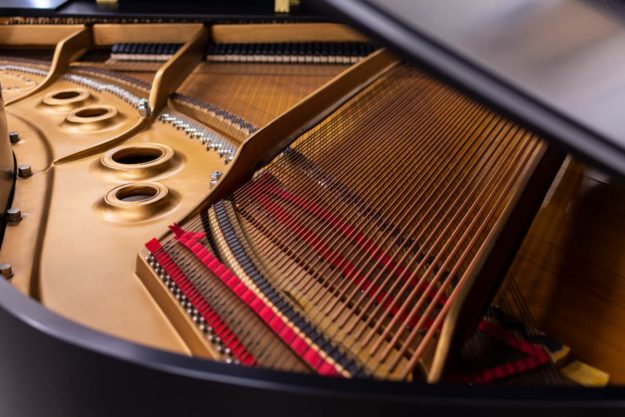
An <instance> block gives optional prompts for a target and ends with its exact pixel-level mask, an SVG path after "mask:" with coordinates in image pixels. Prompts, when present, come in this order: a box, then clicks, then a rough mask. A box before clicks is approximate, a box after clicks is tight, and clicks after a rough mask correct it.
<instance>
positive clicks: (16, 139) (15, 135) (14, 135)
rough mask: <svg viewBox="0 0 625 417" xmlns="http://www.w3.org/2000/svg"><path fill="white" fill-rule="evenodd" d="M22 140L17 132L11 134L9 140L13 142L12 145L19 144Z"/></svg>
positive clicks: (13, 131)
mask: <svg viewBox="0 0 625 417" xmlns="http://www.w3.org/2000/svg"><path fill="white" fill-rule="evenodd" d="M21 139H22V138H20V134H19V133H17V132H16V131H15V130H12V131H10V132H9V140H11V143H17V142H19V141H20V140H21Z"/></svg>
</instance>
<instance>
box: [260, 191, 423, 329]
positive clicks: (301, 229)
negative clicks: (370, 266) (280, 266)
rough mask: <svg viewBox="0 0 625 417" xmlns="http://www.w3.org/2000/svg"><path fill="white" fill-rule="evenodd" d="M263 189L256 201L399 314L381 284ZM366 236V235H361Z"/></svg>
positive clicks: (367, 292)
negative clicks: (264, 193)
mask: <svg viewBox="0 0 625 417" xmlns="http://www.w3.org/2000/svg"><path fill="white" fill-rule="evenodd" d="M261 191H262V190H261V189H259V188H257V189H254V190H252V195H254V197H255V198H256V201H258V203H259V204H260V205H261V206H262V207H263V208H264V209H265V210H266V211H268V212H269V213H271V215H272V216H274V218H275V219H277V220H279V221H281V222H282V223H283V224H284V225H285V226H286V227H287V228H288V229H289V230H291V231H292V232H293V233H294V234H295V235H297V236H298V237H299V238H300V239H302V240H304V241H305V242H306V243H307V244H308V245H309V246H310V248H311V249H312V250H314V251H315V252H317V254H318V255H319V256H320V257H321V258H322V259H324V260H325V261H326V262H328V263H329V264H330V265H332V266H333V267H334V268H336V269H338V270H340V271H341V272H342V273H343V275H345V276H346V277H347V278H348V279H350V280H352V282H354V284H356V285H358V284H360V283H361V282H363V281H364V282H365V284H364V285H363V286H362V290H363V291H365V293H366V294H367V295H369V296H370V297H374V296H375V300H376V301H377V302H378V303H381V304H382V306H383V307H384V308H385V309H386V311H388V312H390V313H392V314H397V312H398V311H399V309H400V308H401V307H400V305H399V304H398V303H396V302H393V300H392V299H391V298H388V297H386V294H385V292H384V291H378V289H379V286H377V285H376V284H372V283H371V281H370V280H369V279H368V278H367V277H366V276H364V275H362V274H359V273H357V268H356V266H354V265H353V264H352V263H351V262H350V261H349V260H348V259H347V258H345V257H343V256H342V255H340V254H339V253H338V252H336V251H334V250H333V249H332V248H330V246H328V245H326V244H325V243H324V241H323V239H321V238H319V237H318V236H317V235H316V234H315V233H313V232H312V231H311V230H310V229H308V228H306V227H305V226H303V225H302V224H301V223H300V222H298V221H297V220H296V219H295V218H294V217H293V216H292V215H290V214H289V213H288V212H287V211H286V210H285V209H283V208H282V207H281V206H280V205H279V204H277V203H276V202H274V201H272V200H271V199H269V198H268V197H267V196H265V195H263V194H262V192H261ZM361 236H363V237H364V235H361ZM407 316H408V313H407V312H404V313H402V318H406V317H407ZM418 321H419V317H413V318H412V319H411V320H410V324H411V325H412V326H415V325H416V324H417V322H418ZM431 324H432V321H431V320H425V321H424V327H425V328H429V327H430V326H431Z"/></svg>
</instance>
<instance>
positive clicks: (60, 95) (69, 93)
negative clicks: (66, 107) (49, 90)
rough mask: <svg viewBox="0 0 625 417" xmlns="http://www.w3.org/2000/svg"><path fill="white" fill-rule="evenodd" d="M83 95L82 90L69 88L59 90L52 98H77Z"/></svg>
mask: <svg viewBox="0 0 625 417" xmlns="http://www.w3.org/2000/svg"><path fill="white" fill-rule="evenodd" d="M79 95H81V92H80V91H74V90H67V91H59V92H58V93H55V94H53V95H52V98H54V99H56V100H69V99H72V98H76V97H78V96H79Z"/></svg>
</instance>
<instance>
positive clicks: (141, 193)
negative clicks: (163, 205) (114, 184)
mask: <svg viewBox="0 0 625 417" xmlns="http://www.w3.org/2000/svg"><path fill="white" fill-rule="evenodd" d="M156 194H158V190H157V189H156V188H153V187H150V186H145V185H131V186H128V187H124V188H120V189H119V190H117V193H115V197H117V199H118V200H120V201H125V202H127V203H131V202H132V203H137V202H141V201H146V200H149V199H150V198H152V197H154V196H156Z"/></svg>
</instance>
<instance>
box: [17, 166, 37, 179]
mask: <svg viewBox="0 0 625 417" xmlns="http://www.w3.org/2000/svg"><path fill="white" fill-rule="evenodd" d="M17 175H19V177H20V178H28V177H30V176H31V175H33V170H32V168H31V167H30V165H28V164H22V165H20V166H18V167H17Z"/></svg>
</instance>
